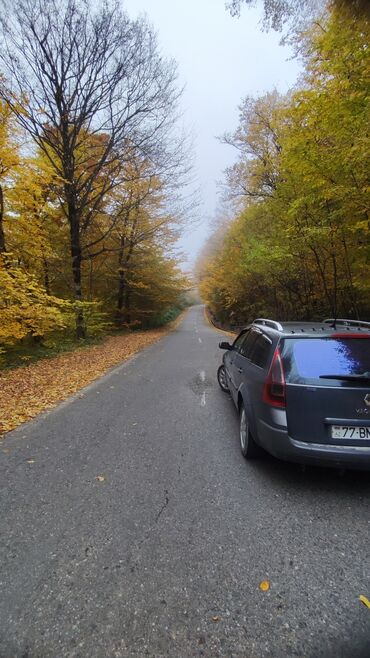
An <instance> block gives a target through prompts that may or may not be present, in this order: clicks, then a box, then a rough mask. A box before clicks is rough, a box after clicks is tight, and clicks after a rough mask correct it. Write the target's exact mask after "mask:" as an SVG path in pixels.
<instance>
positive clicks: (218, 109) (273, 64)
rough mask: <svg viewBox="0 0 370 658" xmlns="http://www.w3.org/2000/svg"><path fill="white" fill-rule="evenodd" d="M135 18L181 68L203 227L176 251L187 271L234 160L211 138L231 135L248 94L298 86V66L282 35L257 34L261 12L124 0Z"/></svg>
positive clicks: (213, 3)
mask: <svg viewBox="0 0 370 658" xmlns="http://www.w3.org/2000/svg"><path fill="white" fill-rule="evenodd" d="M123 6H124V8H125V9H126V11H127V12H128V13H129V15H130V16H131V17H132V18H135V17H136V16H137V15H138V14H143V13H145V14H146V15H147V17H148V18H149V21H150V22H151V23H152V25H153V26H154V28H155V30H156V31H157V33H158V41H159V46H160V48H161V50H162V52H163V54H164V55H165V56H166V57H171V58H172V57H173V58H174V59H175V60H176V61H177V63H178V66H179V83H180V85H182V84H185V86H186V88H185V92H184V96H183V99H182V109H183V111H184V121H185V124H186V125H188V126H189V127H190V129H191V130H192V132H193V134H194V138H195V172H194V174H195V179H196V182H197V185H198V186H199V187H200V196H201V207H200V210H199V211H198V212H199V215H200V222H199V225H198V227H197V228H196V229H192V230H191V231H190V232H188V234H186V235H184V237H183V238H182V240H181V243H180V246H181V248H182V249H184V250H185V252H186V253H187V261H188V263H189V265H191V263H192V262H193V261H194V258H195V257H196V255H197V252H198V251H199V248H200V247H201V246H202V244H203V243H204V241H205V239H206V237H207V234H208V233H209V228H208V222H209V220H210V219H211V218H212V217H213V216H214V215H215V212H216V210H217V207H218V204H219V198H218V197H219V194H220V192H219V189H218V186H217V182H219V181H222V179H223V171H224V169H225V168H226V167H227V166H229V165H230V164H232V163H233V162H234V161H235V159H236V151H234V150H233V149H232V147H229V146H225V145H223V144H220V143H219V142H218V140H217V139H216V137H217V136H220V135H222V134H223V133H224V132H226V131H233V130H234V129H235V128H236V126H237V123H238V105H239V103H240V101H241V99H242V98H243V97H244V96H246V95H247V94H252V95H260V94H263V93H264V92H266V91H270V90H272V89H273V88H274V87H276V88H277V89H278V90H279V91H281V92H285V91H287V89H289V88H290V87H292V86H293V85H294V83H295V82H296V79H297V76H298V74H299V70H300V69H299V64H298V62H297V61H295V60H291V59H290V60H289V58H290V57H291V51H290V50H289V49H288V48H287V47H284V48H283V47H282V46H280V45H279V39H280V37H279V35H277V34H276V33H274V32H269V33H265V32H262V31H261V29H260V25H259V21H260V19H261V16H262V12H261V11H260V9H259V8H257V9H249V8H247V7H245V8H244V10H243V11H242V15H241V18H240V19H237V18H232V17H231V16H230V14H229V13H228V12H227V10H226V9H225V0H123Z"/></svg>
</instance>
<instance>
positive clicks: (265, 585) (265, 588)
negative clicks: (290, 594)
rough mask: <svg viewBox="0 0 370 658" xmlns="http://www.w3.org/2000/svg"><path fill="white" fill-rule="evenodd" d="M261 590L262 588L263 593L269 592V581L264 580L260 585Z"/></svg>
mask: <svg viewBox="0 0 370 658" xmlns="http://www.w3.org/2000/svg"><path fill="white" fill-rule="evenodd" d="M259 588H260V590H261V591H262V592H267V591H268V590H269V589H270V583H269V581H268V580H263V581H262V582H261V583H260V584H259Z"/></svg>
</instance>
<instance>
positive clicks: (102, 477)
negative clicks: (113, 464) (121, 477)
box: [95, 475, 105, 482]
mask: <svg viewBox="0 0 370 658" xmlns="http://www.w3.org/2000/svg"><path fill="white" fill-rule="evenodd" d="M95 480H97V481H98V482H104V480H105V477H104V475H97V476H96V478H95Z"/></svg>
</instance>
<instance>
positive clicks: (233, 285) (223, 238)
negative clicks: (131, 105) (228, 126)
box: [197, 2, 370, 326]
mask: <svg viewBox="0 0 370 658" xmlns="http://www.w3.org/2000/svg"><path fill="white" fill-rule="evenodd" d="M236 5H237V3H235V6H236ZM354 5H355V3H340V2H336V3H334V5H333V6H332V8H331V10H330V11H327V12H326V13H324V15H323V16H321V17H320V18H317V20H315V21H313V22H311V26H310V28H309V29H306V31H305V32H304V34H303V36H302V35H300V43H299V56H300V57H302V58H303V63H304V73H303V75H302V77H301V79H300V81H299V82H298V84H297V85H296V87H295V88H294V89H293V90H291V91H290V92H289V93H288V94H286V95H282V94H279V93H278V92H277V91H276V90H273V91H271V92H269V93H265V94H264V95H262V96H260V97H258V98H255V97H245V98H244V99H243V100H242V102H241V104H240V108H239V109H240V113H239V124H238V126H237V129H236V130H235V131H234V132H232V133H226V134H225V135H224V136H223V137H222V141H223V142H224V143H225V144H228V145H231V146H233V147H235V149H236V150H237V153H238V156H237V160H236V162H235V164H234V165H233V166H231V167H230V168H229V169H228V170H227V171H226V176H225V184H224V194H225V201H226V202H227V212H225V213H224V216H223V217H221V219H219V220H218V221H217V223H215V225H214V229H213V232H212V235H211V237H210V240H209V242H208V244H207V245H206V247H205V248H204V249H203V251H202V253H201V255H200V257H199V259H198V263H197V276H198V280H199V289H200V292H201V295H202V297H203V299H204V300H205V302H206V304H207V305H208V307H209V309H210V311H211V313H212V314H213V316H214V317H215V318H216V319H217V320H218V321H219V322H221V323H222V324H224V325H225V326H230V325H236V326H237V325H241V324H245V323H247V322H248V321H251V320H253V318H254V317H258V316H262V317H273V318H278V319H300V320H316V319H322V318H323V317H328V316H329V317H348V318H356V319H358V318H362V319H369V316H370V241H369V236H370V230H369V229H370V218H369V192H370V183H369V171H370V166H369V164H370V163H369V116H370V84H369V83H370V80H369V71H370V56H369V55H370V53H369V43H370V30H369V16H368V12H367V11H363V7H362V6H361V7H360V8H359V10H358V11H356V10H355V7H354ZM230 208H231V211H230Z"/></svg>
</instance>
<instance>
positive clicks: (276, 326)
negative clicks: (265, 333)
mask: <svg viewBox="0 0 370 658" xmlns="http://www.w3.org/2000/svg"><path fill="white" fill-rule="evenodd" d="M253 324H263V325H264V326H265V327H271V328H272V329H277V330H278V331H284V330H283V327H282V325H281V324H280V322H276V320H267V319H266V318H257V320H253Z"/></svg>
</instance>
